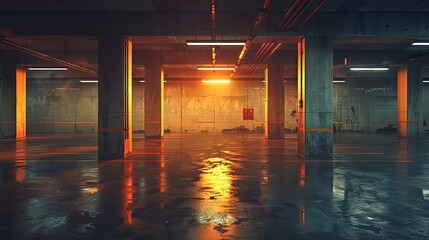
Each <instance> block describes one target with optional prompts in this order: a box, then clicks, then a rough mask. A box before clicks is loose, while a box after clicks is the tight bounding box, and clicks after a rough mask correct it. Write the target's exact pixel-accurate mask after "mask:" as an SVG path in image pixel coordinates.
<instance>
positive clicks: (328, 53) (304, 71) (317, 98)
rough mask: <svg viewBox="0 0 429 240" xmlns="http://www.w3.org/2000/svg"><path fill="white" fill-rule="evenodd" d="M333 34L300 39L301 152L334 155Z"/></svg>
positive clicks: (317, 156) (309, 156)
mask: <svg viewBox="0 0 429 240" xmlns="http://www.w3.org/2000/svg"><path fill="white" fill-rule="evenodd" d="M332 69H333V47H332V37H306V38H304V39H302V40H301V41H300V42H299V43H298V154H300V155H302V156H304V157H306V158H321V159H330V158H332V152H333V145H332V144H333V143H332V141H333V132H332V118H333V117H332V88H333V83H332V81H333V74H332Z"/></svg>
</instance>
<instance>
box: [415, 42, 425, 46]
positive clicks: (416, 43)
mask: <svg viewBox="0 0 429 240" xmlns="http://www.w3.org/2000/svg"><path fill="white" fill-rule="evenodd" d="M411 45H413V46H429V42H414V43H413V44H411Z"/></svg>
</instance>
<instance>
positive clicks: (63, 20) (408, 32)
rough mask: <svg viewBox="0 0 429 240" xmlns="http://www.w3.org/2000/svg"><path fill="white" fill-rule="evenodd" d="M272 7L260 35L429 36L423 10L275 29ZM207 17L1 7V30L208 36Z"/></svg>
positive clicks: (238, 27) (244, 20)
mask: <svg viewBox="0 0 429 240" xmlns="http://www.w3.org/2000/svg"><path fill="white" fill-rule="evenodd" d="M281 14H282V13H280V12H273V13H272V14H271V15H270V16H269V17H268V18H267V21H266V24H264V25H263V26H261V29H260V30H259V32H258V35H259V36H334V37H337V36H338V37H351V36H353V37H354V36H407V37H421V36H428V35H429V14H427V13H426V12H400V13H399V12H397V13H395V12H343V13H341V12H340V13H338V12H318V13H317V14H316V15H314V16H313V17H312V18H311V19H310V20H309V21H308V22H307V23H306V24H305V25H304V26H303V28H302V29H300V31H298V32H287V33H283V32H282V33H279V32H276V31H274V29H275V25H276V23H277V22H278V21H279V20H280V19H281ZM218 18H219V19H222V23H223V24H219V26H217V28H218V32H221V33H222V36H223V37H230V38H231V37H236V36H239V35H247V33H248V26H249V24H250V23H252V21H253V19H254V14H253V13H249V12H222V13H219V16H218ZM210 26H211V22H210V18H209V17H207V13H206V12H168V13H165V12H157V13H153V12H145V13H144V14H142V13H141V12H61V13H58V12H32V13H26V12H14V13H12V12H2V13H1V14H0V35H3V36H11V35H37V36H40V35H74V36H76V35H87V36H97V35H99V34H101V33H103V32H106V31H109V32H113V33H116V34H122V35H128V36H195V37H196V38H198V37H207V36H208V37H209V36H210V34H211V28H210Z"/></svg>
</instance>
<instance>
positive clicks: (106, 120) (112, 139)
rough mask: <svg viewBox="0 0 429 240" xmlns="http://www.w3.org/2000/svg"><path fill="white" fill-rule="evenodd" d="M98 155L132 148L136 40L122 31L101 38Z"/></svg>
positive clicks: (120, 153)
mask: <svg viewBox="0 0 429 240" xmlns="http://www.w3.org/2000/svg"><path fill="white" fill-rule="evenodd" d="M98 51H99V58H98V59H99V60H98V61H99V63H98V64H99V65H98V69H99V74H98V75H99V82H98V98H99V100H98V128H99V131H98V157H99V159H100V160H107V159H118V158H123V157H126V156H127V155H129V154H131V152H132V112H131V111H132V44H131V42H130V41H129V39H127V38H126V37H123V36H121V35H102V36H100V37H99V39H98Z"/></svg>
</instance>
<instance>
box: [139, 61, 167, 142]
mask: <svg viewBox="0 0 429 240" xmlns="http://www.w3.org/2000/svg"><path fill="white" fill-rule="evenodd" d="M146 57H148V58H150V59H152V62H151V63H150V64H147V65H145V88H144V89H145V99H144V104H145V106H144V110H145V126H144V127H145V128H144V132H145V138H146V139H159V138H162V137H163V136H164V71H163V69H162V64H161V61H160V56H159V55H156V54H153V55H152V54H148V55H147V56H146Z"/></svg>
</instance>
